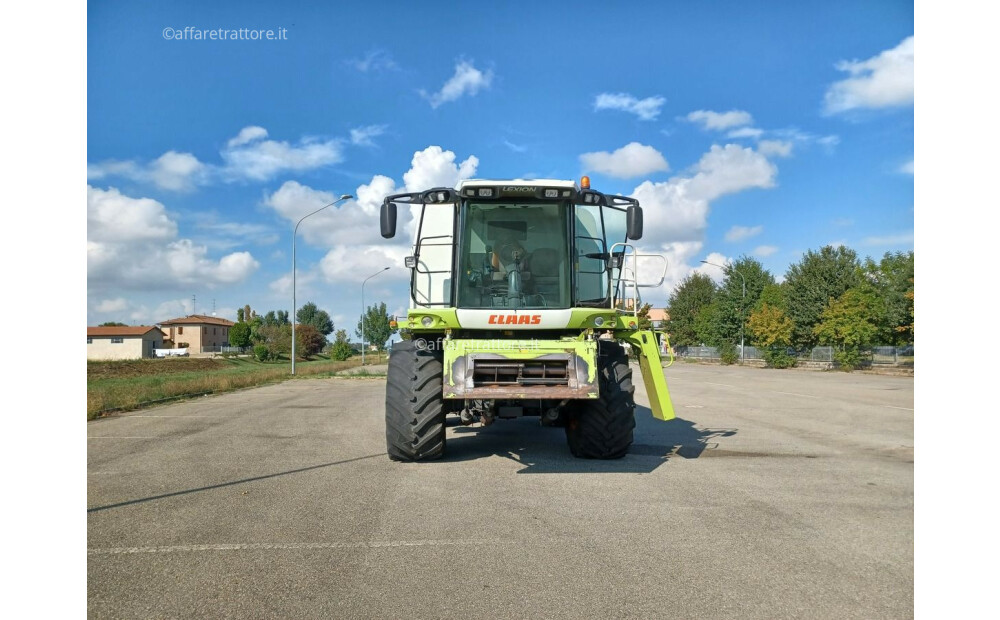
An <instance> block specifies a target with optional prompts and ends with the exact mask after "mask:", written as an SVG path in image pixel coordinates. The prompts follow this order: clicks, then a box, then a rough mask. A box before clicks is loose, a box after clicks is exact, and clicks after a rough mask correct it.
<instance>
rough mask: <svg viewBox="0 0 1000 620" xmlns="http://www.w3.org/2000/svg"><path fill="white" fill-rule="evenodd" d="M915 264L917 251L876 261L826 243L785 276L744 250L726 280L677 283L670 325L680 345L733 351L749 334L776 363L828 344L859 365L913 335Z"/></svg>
mask: <svg viewBox="0 0 1000 620" xmlns="http://www.w3.org/2000/svg"><path fill="white" fill-rule="evenodd" d="M913 264H914V261H913V252H912V251H911V252H905V253H903V252H897V253H886V254H885V255H884V256H883V257H882V259H881V260H879V261H878V262H876V261H875V260H873V259H871V258H866V259H865V260H864V261H861V260H859V258H858V255H857V253H856V252H855V251H854V250H851V249H850V248H847V247H844V246H839V247H833V246H826V247H823V248H821V249H820V250H818V251H812V250H810V251H808V252H806V253H805V254H804V255H803V257H802V260H800V261H799V262H798V263H795V264H793V265H791V266H789V268H788V271H787V272H786V273H785V277H784V280H783V281H782V282H781V283H777V282H776V280H775V278H774V276H773V275H772V274H771V273H770V272H769V271H768V270H766V269H764V268H763V266H762V265H761V264H760V262H758V261H757V260H755V259H753V258H750V257H747V256H742V257H740V259H739V260H737V261H735V262H733V263H731V264H729V265H728V266H727V267H726V268H725V272H724V278H723V281H722V283H721V284H719V285H716V283H715V282H714V281H713V280H712V279H711V278H710V277H708V276H707V275H704V274H702V273H693V274H691V275H690V276H688V277H687V278H686V279H684V280H683V281H682V282H681V283H680V284H679V285H678V286H677V287H676V288H675V289H674V291H673V293H672V294H671V296H670V300H669V302H668V308H667V312H668V314H669V318H668V320H667V326H666V327H667V332H668V333H669V334H670V341H671V344H673V345H674V346H682V345H699V344H701V345H708V346H716V347H720V348H722V349H725V350H733V349H734V348H735V345H736V344H738V343H739V342H740V338H741V335H742V336H744V337H745V340H746V343H747V344H752V345H755V346H758V347H760V348H761V349H762V354H763V356H764V357H765V359H766V360H767V361H768V362H770V363H772V365H776V366H781V365H788V364H790V363H791V358H790V357H789V356H788V354H787V350H788V349H789V348H794V349H798V350H804V349H808V348H811V347H814V346H817V345H828V346H833V347H835V356H836V359H837V360H838V361H839V362H840V363H841V364H842V365H844V366H848V367H854V366H857V364H858V363H859V362H860V352H861V351H862V350H864V349H865V348H868V347H871V346H873V345H895V346H902V345H906V344H911V343H912V342H913ZM744 289H745V293H744Z"/></svg>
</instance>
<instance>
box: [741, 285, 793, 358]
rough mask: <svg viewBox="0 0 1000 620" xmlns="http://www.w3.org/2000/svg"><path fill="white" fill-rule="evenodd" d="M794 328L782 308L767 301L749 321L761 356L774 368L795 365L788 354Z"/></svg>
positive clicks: (748, 326) (754, 312)
mask: <svg viewBox="0 0 1000 620" xmlns="http://www.w3.org/2000/svg"><path fill="white" fill-rule="evenodd" d="M765 294H767V290H766V289H765ZM761 297H762V298H763V297H764V295H761ZM794 327H795V325H794V324H793V323H792V320H791V319H789V318H788V317H787V316H786V315H785V312H784V311H783V310H782V309H781V308H779V307H778V306H776V305H771V304H770V303H769V302H767V301H761V302H760V303H758V305H757V308H756V309H754V311H753V313H752V314H751V315H750V319H749V320H748V321H747V329H748V330H749V331H750V333H751V334H752V335H753V338H754V342H756V343H757V346H759V347H760V348H761V356H762V357H763V358H764V361H765V362H767V365H768V366H771V367H773V368H788V367H790V366H793V365H794V364H795V358H794V357H792V356H791V355H789V354H788V344H789V343H790V342H791V340H792V331H793V330H794Z"/></svg>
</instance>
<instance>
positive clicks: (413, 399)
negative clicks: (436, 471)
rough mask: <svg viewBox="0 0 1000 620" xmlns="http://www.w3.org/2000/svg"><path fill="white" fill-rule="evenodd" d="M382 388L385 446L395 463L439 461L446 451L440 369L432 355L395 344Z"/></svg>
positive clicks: (404, 343) (409, 343) (438, 360)
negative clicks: (383, 396)
mask: <svg viewBox="0 0 1000 620" xmlns="http://www.w3.org/2000/svg"><path fill="white" fill-rule="evenodd" d="M387 374H388V376H387V378H386V388H385V442H386V451H387V452H388V453H389V458H390V459H392V460H394V461H425V460H431V459H439V458H441V457H442V456H443V455H444V449H445V411H444V399H443V397H442V383H441V382H442V376H443V365H442V362H441V358H440V357H439V356H438V355H437V354H436V353H435V352H433V351H426V350H421V349H417V347H416V346H415V345H414V344H413V342H412V341H409V340H404V341H402V342H397V343H396V344H394V345H393V347H392V355H391V356H390V357H389V371H388V373H387Z"/></svg>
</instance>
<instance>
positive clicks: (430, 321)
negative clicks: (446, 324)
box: [420, 316, 434, 327]
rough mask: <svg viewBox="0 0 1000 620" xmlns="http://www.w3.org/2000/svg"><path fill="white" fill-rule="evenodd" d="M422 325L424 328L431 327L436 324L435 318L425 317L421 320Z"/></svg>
mask: <svg viewBox="0 0 1000 620" xmlns="http://www.w3.org/2000/svg"><path fill="white" fill-rule="evenodd" d="M420 324H421V325H423V326H424V327H430V326H431V325H433V324H434V317H431V316H425V317H424V318H422V319H420Z"/></svg>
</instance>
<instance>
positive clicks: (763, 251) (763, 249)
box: [753, 245, 778, 258]
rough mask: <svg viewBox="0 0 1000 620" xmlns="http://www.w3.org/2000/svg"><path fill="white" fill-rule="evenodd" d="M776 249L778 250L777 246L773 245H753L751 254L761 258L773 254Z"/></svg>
mask: <svg viewBox="0 0 1000 620" xmlns="http://www.w3.org/2000/svg"><path fill="white" fill-rule="evenodd" d="M777 251H778V248H777V247H776V246H773V245H758V246H757V247H755V248H754V249H753V255H754V256H760V257H762V258H763V257H765V256H770V255H772V254H774V253H775V252H777Z"/></svg>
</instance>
